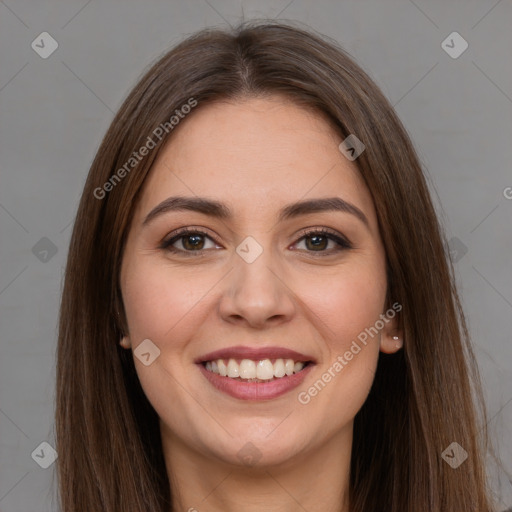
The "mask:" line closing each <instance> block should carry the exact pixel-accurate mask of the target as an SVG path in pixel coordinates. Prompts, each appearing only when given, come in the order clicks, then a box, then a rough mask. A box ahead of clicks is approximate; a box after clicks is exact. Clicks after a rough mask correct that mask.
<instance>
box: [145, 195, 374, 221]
mask: <svg viewBox="0 0 512 512" xmlns="http://www.w3.org/2000/svg"><path fill="white" fill-rule="evenodd" d="M183 210H189V211H195V212H198V213H202V214H204V215H210V216H212V217H216V218H218V219H223V220H227V219H230V218H232V217H233V213H232V211H231V210H230V208H229V207H228V206H227V205H226V204H224V203H221V202H219V201H215V200H212V199H206V198H204V197H183V196H176V197H168V198H167V199H165V200H164V201H162V202H161V203H160V204H158V205H157V206H155V207H154V208H153V209H152V210H151V211H150V212H149V213H148V215H147V216H146V218H145V219H144V221H143V222H142V225H143V226H145V225H147V224H148V223H150V222H151V221H152V220H153V219H155V218H156V217H159V216H160V215H163V214H164V213H167V212H170V211H183ZM325 211H337V212H344V213H350V214H352V215H354V216H355V217H357V218H358V219H359V220H360V221H361V222H363V224H365V225H366V227H368V228H369V227H370V226H369V222H368V219H367V217H366V215H365V214H364V213H363V212H362V211H361V210H360V209H359V208H358V207H357V206H355V205H353V204H351V203H348V202H347V201H345V200H343V199H341V198H340V197H324V198H319V199H307V200H305V201H298V202H296V203H291V204H288V205H286V206H285V207H283V208H282V209H281V211H280V212H279V216H278V221H279V222H282V221H284V220H288V219H291V218H294V217H298V216H300V215H307V214H309V213H316V212H325Z"/></svg>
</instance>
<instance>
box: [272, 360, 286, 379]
mask: <svg viewBox="0 0 512 512" xmlns="http://www.w3.org/2000/svg"><path fill="white" fill-rule="evenodd" d="M285 375H286V370H285V368H284V361H283V360H282V359H278V360H277V361H276V362H275V363H274V377H279V378H280V377H284V376H285Z"/></svg>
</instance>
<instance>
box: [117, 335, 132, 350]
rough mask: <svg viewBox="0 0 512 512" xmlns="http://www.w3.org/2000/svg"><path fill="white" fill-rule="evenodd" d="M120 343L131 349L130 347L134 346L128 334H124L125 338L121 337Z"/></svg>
mask: <svg viewBox="0 0 512 512" xmlns="http://www.w3.org/2000/svg"><path fill="white" fill-rule="evenodd" d="M119 345H121V347H123V348H126V349H129V348H131V347H132V344H131V342H130V339H129V338H128V336H124V337H123V338H121V341H120V342H119Z"/></svg>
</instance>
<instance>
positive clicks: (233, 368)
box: [206, 359, 240, 378]
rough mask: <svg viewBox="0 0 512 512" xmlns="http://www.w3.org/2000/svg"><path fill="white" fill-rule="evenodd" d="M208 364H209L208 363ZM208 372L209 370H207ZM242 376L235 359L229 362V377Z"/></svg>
mask: <svg viewBox="0 0 512 512" xmlns="http://www.w3.org/2000/svg"><path fill="white" fill-rule="evenodd" d="M206 364H208V363H206ZM206 369H207V370H208V368H206ZM239 376H240V368H239V366H238V363H237V362H236V361H235V360H234V359H230V360H229V361H228V377H231V378H236V377H239Z"/></svg>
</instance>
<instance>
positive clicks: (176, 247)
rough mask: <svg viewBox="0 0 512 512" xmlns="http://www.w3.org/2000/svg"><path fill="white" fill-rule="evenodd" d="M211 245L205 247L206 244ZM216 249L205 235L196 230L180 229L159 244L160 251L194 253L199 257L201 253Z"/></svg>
mask: <svg viewBox="0 0 512 512" xmlns="http://www.w3.org/2000/svg"><path fill="white" fill-rule="evenodd" d="M208 241H210V243H211V244H212V245H211V246H210V247H207V242H208ZM215 247H216V243H215V241H214V240H213V239H212V238H211V236H209V235H208V234H207V233H205V232H204V231H201V230H197V229H194V230H192V229H182V230H180V231H179V232H178V233H173V234H172V235H171V236H170V238H168V239H166V240H164V241H163V242H162V243H161V244H160V249H165V250H167V251H170V252H174V253H194V252H197V254H194V256H199V255H201V254H202V251H204V250H207V249H212V248H215Z"/></svg>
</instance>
